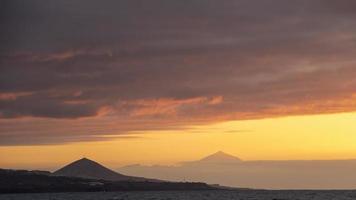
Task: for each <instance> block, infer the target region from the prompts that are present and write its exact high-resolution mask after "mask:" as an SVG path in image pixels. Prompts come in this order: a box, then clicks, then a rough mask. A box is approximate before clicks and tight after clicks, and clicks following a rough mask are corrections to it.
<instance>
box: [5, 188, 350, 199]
mask: <svg viewBox="0 0 356 200" xmlns="http://www.w3.org/2000/svg"><path fill="white" fill-rule="evenodd" d="M126 199H127V200H178V199H179V200H215V199H216V200H229V199H231V200H232V199H236V200H253V199H254V200H307V199H308V200H309V199H312V200H351V199H353V200H356V191H263V190H244V191H162V192H160V191H154V192H97V193H51V194H49V193H45V194H2V195H0V200H126Z"/></svg>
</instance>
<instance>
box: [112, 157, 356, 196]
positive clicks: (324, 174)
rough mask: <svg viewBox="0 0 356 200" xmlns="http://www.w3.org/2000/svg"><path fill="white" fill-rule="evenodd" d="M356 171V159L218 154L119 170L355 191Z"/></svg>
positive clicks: (233, 183)
mask: <svg viewBox="0 0 356 200" xmlns="http://www.w3.org/2000/svg"><path fill="white" fill-rule="evenodd" d="M355 169H356V159H353V160H260V161H258V160H257V161H244V160H241V159H240V158H238V157H236V156H234V155H231V154H228V153H225V152H222V151H218V152H216V153H213V154H211V155H208V156H206V157H204V158H201V159H198V160H195V161H188V162H182V163H180V164H179V165H174V166H164V165H153V166H145V165H140V164H134V165H128V166H124V167H121V168H118V171H120V172H122V173H125V174H128V175H132V174H135V175H137V176H144V177H149V178H157V179H165V180H171V181H181V180H188V181H197V182H205V183H208V184H215V183H219V184H220V185H224V186H231V187H238V188H258V189H355V188H356V174H355V173H354V172H355Z"/></svg>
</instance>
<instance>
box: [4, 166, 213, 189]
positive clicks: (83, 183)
mask: <svg viewBox="0 0 356 200" xmlns="http://www.w3.org/2000/svg"><path fill="white" fill-rule="evenodd" d="M212 189H216V188H214V187H212V186H209V185H208V184H205V183H188V182H184V183H183V182H148V181H145V182H137V181H107V180H95V179H85V178H76V177H63V176H53V175H51V174H50V173H46V172H41V171H25V170H4V169H0V193H50V192H101V191H135V190H142V191H166V190H212Z"/></svg>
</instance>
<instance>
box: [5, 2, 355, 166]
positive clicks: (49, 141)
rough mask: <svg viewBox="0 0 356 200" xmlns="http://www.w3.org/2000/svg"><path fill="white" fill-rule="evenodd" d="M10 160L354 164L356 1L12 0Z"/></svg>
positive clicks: (8, 26) (8, 24) (8, 27)
mask: <svg viewBox="0 0 356 200" xmlns="http://www.w3.org/2000/svg"><path fill="white" fill-rule="evenodd" d="M0 30H1V31H0V168H28V169H49V170H53V169H56V168H58V167H59V166H61V165H63V164H65V163H68V162H70V161H73V160H75V159H79V158H81V157H84V156H85V157H89V158H91V159H93V160H97V161H99V162H102V163H105V164H106V165H108V166H110V167H112V168H115V167H116V168H118V167H119V166H123V165H127V164H134V163H143V164H169V165H172V164H176V163H179V162H181V161H187V160H197V159H200V158H201V157H204V156H206V155H208V154H211V153H214V152H216V151H219V150H222V151H226V152H228V153H230V154H233V155H236V156H238V157H240V158H241V159H243V160H295V159H304V160H305V159H306V160H310V159H316V160H319V159H351V158H356V145H355V144H356V56H355V55H356V1H354V0H313V1H311V0H288V1H286V0H263V1H262V0H219V1H217V0H189V1H182V0H120V1H117V0H107V1H94V0H86V1H80V0H78V1H58V0H46V1H41V0H28V1H20V0H0Z"/></svg>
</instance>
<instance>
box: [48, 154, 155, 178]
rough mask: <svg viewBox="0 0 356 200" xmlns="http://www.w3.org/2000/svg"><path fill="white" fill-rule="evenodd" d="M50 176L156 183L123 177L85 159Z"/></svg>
mask: <svg viewBox="0 0 356 200" xmlns="http://www.w3.org/2000/svg"><path fill="white" fill-rule="evenodd" d="M52 175H54V176H67V177H80V178H88V179H99V180H109V181H157V180H153V179H145V178H141V177H134V176H125V175H123V174H120V173H117V172H115V171H113V170H111V169H108V168H106V167H104V166H102V165H101V164H99V163H97V162H95V161H92V160H89V159H87V158H82V159H80V160H77V161H74V162H72V163H70V164H69V165H67V166H65V167H63V168H61V169H59V170H57V171H55V172H53V174H52Z"/></svg>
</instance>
